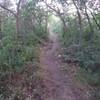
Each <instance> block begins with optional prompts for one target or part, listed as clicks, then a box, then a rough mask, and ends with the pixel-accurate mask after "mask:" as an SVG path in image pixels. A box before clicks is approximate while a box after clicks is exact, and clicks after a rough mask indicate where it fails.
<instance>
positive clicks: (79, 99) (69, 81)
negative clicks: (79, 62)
mask: <svg viewBox="0 0 100 100" xmlns="http://www.w3.org/2000/svg"><path fill="white" fill-rule="evenodd" d="M60 51H61V47H60V44H59V41H58V39H57V38H56V39H53V41H52V42H48V43H46V45H45V46H43V47H41V48H40V67H41V69H42V71H41V75H40V76H41V77H42V79H43V84H44V85H45V86H46V88H47V92H46V93H44V97H43V100H92V98H91V96H90V94H89V91H88V88H87V87H86V86H83V85H82V84H81V83H80V82H78V81H77V80H76V79H75V75H76V74H77V69H78V67H76V66H75V65H74V64H66V66H67V70H66V71H65V70H64V69H63V66H64V63H62V62H61V60H60V59H59V56H60V55H59V53H60Z"/></svg>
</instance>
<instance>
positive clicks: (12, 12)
mask: <svg viewBox="0 0 100 100" xmlns="http://www.w3.org/2000/svg"><path fill="white" fill-rule="evenodd" d="M0 7H1V8H3V9H5V10H7V11H9V12H10V13H11V14H13V15H14V16H15V17H17V15H16V13H14V11H12V10H10V9H8V8H6V7H5V6H3V5H1V4H0Z"/></svg>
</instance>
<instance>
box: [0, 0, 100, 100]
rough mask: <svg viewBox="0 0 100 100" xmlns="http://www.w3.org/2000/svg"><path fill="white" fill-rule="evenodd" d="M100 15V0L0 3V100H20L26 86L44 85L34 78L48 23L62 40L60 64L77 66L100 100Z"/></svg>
mask: <svg viewBox="0 0 100 100" xmlns="http://www.w3.org/2000/svg"><path fill="white" fill-rule="evenodd" d="M99 10H100V4H99V0H52V2H51V0H50V1H49V0H17V1H16V0H14V4H13V2H12V0H0V99H2V100H3V99H4V100H5V99H6V100H9V99H10V100H13V99H14V98H15V99H14V100H16V98H17V97H18V98H21V96H22V95H23V93H24V92H23V90H24V88H25V90H26V84H27V82H28V87H29V86H30V84H34V82H37V80H38V81H39V82H40V83H41V81H40V79H38V78H37V77H36V76H37V75H36V74H37V70H39V65H38V63H39V57H38V52H39V51H38V50H39V47H40V46H41V44H43V45H44V44H45V43H44V42H47V40H48V37H47V36H48V23H50V24H51V25H52V31H53V32H55V33H58V34H59V40H60V42H61V44H62V51H63V54H62V55H60V56H61V58H62V59H63V60H62V61H63V62H64V63H74V64H76V63H77V64H76V65H78V66H79V67H80V70H79V73H78V76H79V79H83V80H85V82H86V83H88V84H89V85H90V86H91V87H93V89H94V91H95V92H94V91H93V94H94V97H95V100H100V94H99V93H100V81H99V80H100V12H99ZM52 16H53V17H52ZM29 66H31V67H29ZM28 68H29V70H28ZM31 68H32V70H31ZM31 71H32V73H31ZM29 73H30V75H29ZM35 75H36V76H35ZM33 77H34V78H33ZM31 78H32V79H31ZM35 79H36V80H35ZM20 80H21V81H20ZM18 81H20V82H19V83H18V84H20V85H19V87H18V89H17V85H18V84H15V83H16V82H18ZM30 81H31V82H30ZM33 81H34V82H33ZM24 83H25V86H22V84H24ZM12 84H13V85H12ZM35 84H37V83H35ZM15 85H16V86H15ZM23 87H24V88H23ZM35 92H36V91H35ZM32 93H33V92H32ZM11 94H12V95H11ZM16 95H17V97H16ZM24 95H25V94H24ZM37 95H38V94H36V96H37ZM23 97H24V96H23ZM38 97H39V96H38ZM25 99H26V98H24V100H25ZM20 100H21V99H20Z"/></svg>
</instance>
